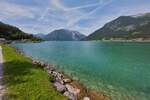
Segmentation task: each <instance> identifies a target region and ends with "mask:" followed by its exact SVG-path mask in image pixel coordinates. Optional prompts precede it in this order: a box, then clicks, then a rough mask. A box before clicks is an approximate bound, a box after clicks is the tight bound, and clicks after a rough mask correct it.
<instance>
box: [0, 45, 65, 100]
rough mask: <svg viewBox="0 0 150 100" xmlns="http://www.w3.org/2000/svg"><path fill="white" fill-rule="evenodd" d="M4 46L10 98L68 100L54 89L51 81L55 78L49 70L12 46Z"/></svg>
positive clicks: (6, 77) (11, 99) (22, 99)
mask: <svg viewBox="0 0 150 100" xmlns="http://www.w3.org/2000/svg"><path fill="white" fill-rule="evenodd" d="M2 48H3V55H4V59H5V64H4V81H5V85H6V87H7V91H6V92H7V93H6V97H7V99H8V100H66V98H65V97H64V96H62V95H61V94H60V93H58V92H57V91H56V90H55V89H54V87H53V85H52V83H51V82H50V81H52V80H53V78H52V77H51V76H49V75H48V74H47V72H45V71H44V70H43V69H41V68H39V67H37V66H36V65H33V64H32V61H31V60H30V59H29V58H26V57H24V56H23V55H20V54H18V53H17V52H16V50H15V49H13V48H11V47H10V46H8V45H3V46H2Z"/></svg>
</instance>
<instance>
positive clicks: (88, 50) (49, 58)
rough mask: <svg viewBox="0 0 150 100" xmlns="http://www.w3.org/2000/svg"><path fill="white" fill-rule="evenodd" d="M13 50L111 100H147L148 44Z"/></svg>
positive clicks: (149, 90)
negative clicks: (78, 81)
mask: <svg viewBox="0 0 150 100" xmlns="http://www.w3.org/2000/svg"><path fill="white" fill-rule="evenodd" d="M15 46H16V47H17V48H19V49H20V50H22V51H23V52H24V53H25V54H26V55H28V56H32V57H33V58H35V59H39V60H41V61H44V62H47V63H50V64H55V65H57V67H58V69H59V70H62V71H64V72H65V73H67V74H68V75H70V76H72V77H73V78H74V79H77V80H80V81H81V82H82V83H83V84H84V85H86V86H87V87H88V88H91V89H95V90H97V91H102V92H104V93H106V94H107V95H109V96H111V98H112V100H150V43H128V42H94V41H93V42H87V41H80V42H77V41H76V42H71V41H68V42H67V41H66V42H62V41H61V42H42V43H24V44H15Z"/></svg>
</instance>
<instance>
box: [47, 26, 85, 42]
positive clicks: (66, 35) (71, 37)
mask: <svg viewBox="0 0 150 100" xmlns="http://www.w3.org/2000/svg"><path fill="white" fill-rule="evenodd" d="M83 38H85V35H83V34H81V33H79V32H77V31H71V30H66V29H60V30H55V31H53V32H51V33H49V34H48V35H46V36H45V39H46V40H49V41H79V40H81V39H83Z"/></svg>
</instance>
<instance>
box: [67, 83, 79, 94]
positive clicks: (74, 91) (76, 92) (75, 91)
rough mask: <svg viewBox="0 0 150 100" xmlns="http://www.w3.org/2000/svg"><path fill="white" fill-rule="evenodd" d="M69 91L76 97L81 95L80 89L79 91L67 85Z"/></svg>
mask: <svg viewBox="0 0 150 100" xmlns="http://www.w3.org/2000/svg"><path fill="white" fill-rule="evenodd" d="M65 86H66V88H67V90H68V91H69V92H70V93H73V94H74V95H77V94H79V93H80V89H77V88H74V87H73V86H71V85H69V84H66V85H65Z"/></svg>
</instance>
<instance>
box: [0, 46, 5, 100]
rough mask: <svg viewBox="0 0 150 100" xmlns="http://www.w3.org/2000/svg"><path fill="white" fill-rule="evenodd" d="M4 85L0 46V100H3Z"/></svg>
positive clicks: (0, 48) (0, 49)
mask: <svg viewBox="0 0 150 100" xmlns="http://www.w3.org/2000/svg"><path fill="white" fill-rule="evenodd" d="M4 90H5V89H4V84H3V56H2V47H1V46H0V100H3V95H4Z"/></svg>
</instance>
